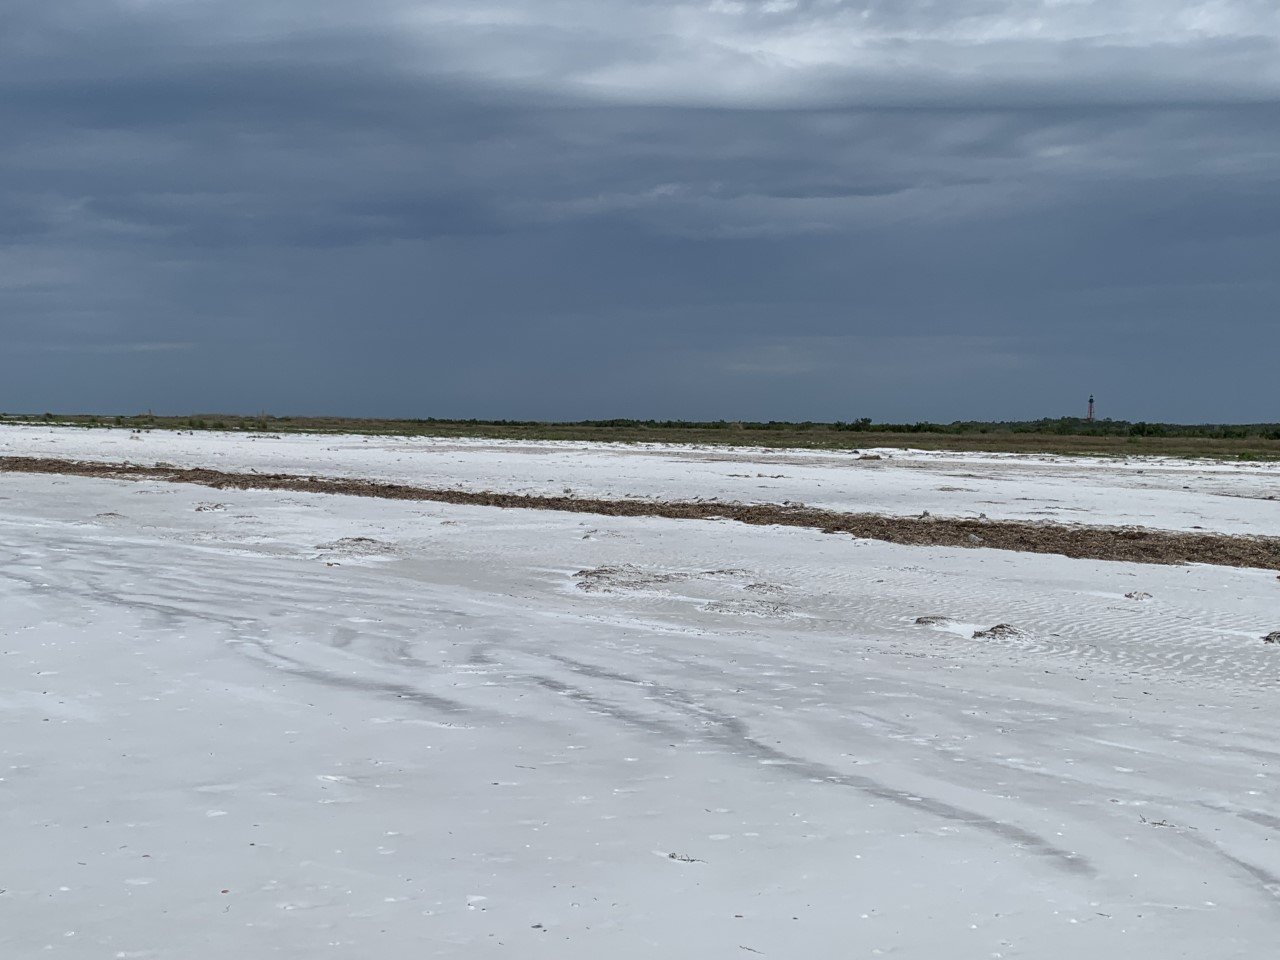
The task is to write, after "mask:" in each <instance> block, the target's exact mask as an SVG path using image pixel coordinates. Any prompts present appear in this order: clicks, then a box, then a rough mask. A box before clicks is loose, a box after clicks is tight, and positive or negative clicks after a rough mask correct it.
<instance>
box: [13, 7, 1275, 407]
mask: <svg viewBox="0 0 1280 960" xmlns="http://www.w3.org/2000/svg"><path fill="white" fill-rule="evenodd" d="M267 7H269V8H270V9H264V8H267ZM0 16H3V20H2V21H0V83H3V95H2V96H0V129H3V130H4V131H5V134H4V136H3V137H2V138H0V317H3V324H4V326H3V330H4V333H5V335H6V340H7V342H8V343H9V345H10V349H9V350H7V351H6V353H5V356H6V362H5V365H4V369H3V373H4V375H5V384H6V385H5V388H4V391H3V399H0V406H3V407H8V408H15V409H16V408H45V407H52V408H68V407H82V408H93V409H100V410H107V409H117V408H120V409H133V408H143V407H152V408H156V409H161V408H164V409H174V410H182V409H192V408H219V409H250V410H254V409H261V408H264V407H266V408H271V409H275V410H280V411H285V410H292V411H300V412H305V411H334V412H347V413H353V414H360V413H393V414H394V413H400V414H406V415H429V414H434V415H464V416H473V415H474V416H521V417H523V416H547V417H578V416H582V417H586V416H611V415H636V416H650V415H652V416H664V417H665V416H689V417H706V416H726V417H763V418H769V417H778V418H783V417H796V418H799V417H815V418H817V417H825V418H836V417H840V418H848V417H853V416H860V415H864V414H865V415H874V416H881V417H891V418H910V417H930V418H935V419H945V418H950V417H953V416H954V417H968V416H992V417H997V416H998V417H1006V416H1007V417H1014V416H1033V415H1040V414H1047V413H1054V412H1059V411H1063V410H1068V411H1069V410H1074V407H1075V406H1077V405H1078V404H1077V403H1076V401H1077V400H1078V395H1079V394H1087V393H1088V392H1089V391H1095V392H1097V393H1099V394H1100V395H1102V396H1105V397H1106V398H1107V399H1108V401H1109V410H1108V412H1112V413H1114V414H1115V415H1124V416H1133V417H1135V418H1138V417H1144V418H1148V419H1151V418H1188V419H1201V418H1203V419H1263V418H1267V417H1275V416H1276V412H1275V411H1274V410H1272V409H1270V408H1269V404H1271V402H1272V400H1271V392H1272V391H1271V390H1270V386H1269V384H1270V382H1271V374H1270V373H1269V369H1270V366H1271V361H1270V360H1269V355H1270V354H1274V352H1275V351H1276V350H1277V348H1280V333H1278V332H1277V328H1276V325H1275V323H1274V320H1273V318H1272V312H1273V310H1274V304H1275V303H1276V295H1277V293H1280V288H1278V287H1277V282H1276V280H1275V279H1274V276H1273V275H1274V272H1275V271H1274V263H1275V262H1277V261H1278V260H1280V187H1278V185H1277V177H1276V174H1275V170H1276V169H1277V167H1276V160H1277V158H1278V156H1280V98H1277V86H1278V85H1280V73H1278V72H1277V71H1276V69H1275V66H1274V64H1275V63H1276V62H1280V61H1278V60H1277V58H1276V56H1275V55H1276V52H1277V35H1278V32H1280V29H1278V26H1277V20H1278V17H1280V15H1278V14H1277V13H1276V11H1275V10H1274V9H1273V5H1272V4H1270V3H1260V2H1259V3H1253V2H1247V0H1239V2H1234V3H1233V2H1226V3H1222V2H1219V3H1215V4H1212V5H1209V4H1195V3H1189V2H1183V3H1173V4H1170V3H1168V2H1160V3H1156V2H1140V0H1127V2H1119V3H1116V2H1112V3H1107V4H1101V3H1079V4H1069V5H1063V4H1051V3H1047V2H1046V3H1044V4H1035V3H1020V4H1016V5H1015V4H1012V3H1009V2H997V0H990V2H987V0H973V2H963V3H956V4H946V5H940V4H934V3H925V2H923V0H921V2H887V0H882V2H871V3H867V2H863V3H831V2H822V3H819V2H794V3H787V2H773V3H765V2H753V3H737V2H710V3H700V4H692V3H679V2H665V3H664V2H649V3H634V2H633V3H621V2H612V0H608V2H606V0H595V2H593V3H586V2H579V0H553V2H547V3H542V4H532V3H523V2H521V3H517V2H513V0H505V2H496V0H494V2H489V0H468V2H467V3H465V4H464V3H461V2H458V3H451V2H433V3H410V2H398V0H374V2H368V3H362V4H353V3H346V2H343V3H339V2H332V0H323V2H314V0H312V2H309V3H305V4H304V3H302V2H301V0H299V2H297V3H277V4H270V5H261V4H250V3H247V2H236V0H225V2H198V0H150V2H143V0H135V2H103V0H95V2H93V3H70V2H64V3H59V4H49V3H43V2H42V3H26V2H20V3H17V4H13V3H11V4H9V5H7V7H6V13H4V14H3V15H0ZM1246 345H1247V346H1246ZM1269 352H1270V353H1269ZM1189 383H1195V384H1199V385H1207V384H1213V385H1215V388H1214V389H1213V390H1198V389H1197V390H1195V391H1191V390H1188V389H1185V388H1184V385H1185V384H1189Z"/></svg>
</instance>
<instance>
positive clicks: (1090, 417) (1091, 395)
mask: <svg viewBox="0 0 1280 960" xmlns="http://www.w3.org/2000/svg"><path fill="white" fill-rule="evenodd" d="M1089 422H1090V423H1093V394H1092V393H1091V394H1089Z"/></svg>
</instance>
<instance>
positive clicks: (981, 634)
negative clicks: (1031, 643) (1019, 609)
mask: <svg viewBox="0 0 1280 960" xmlns="http://www.w3.org/2000/svg"><path fill="white" fill-rule="evenodd" d="M1020 636H1022V631H1021V630H1019V629H1018V628H1017V627H1015V626H1013V625H1012V624H1008V623H997V624H996V625H995V626H994V627H992V628H991V629H989V630H976V631H974V634H973V639H975V640H1005V639H1008V638H1009V637H1020Z"/></svg>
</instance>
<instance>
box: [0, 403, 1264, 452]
mask: <svg viewBox="0 0 1280 960" xmlns="http://www.w3.org/2000/svg"><path fill="white" fill-rule="evenodd" d="M0 422H8V423H58V424H64V425H68V426H77V427H85V428H93V427H117V428H125V429H131V430H232V431H249V432H257V433H274V434H283V433H345V434H361V435H369V436H424V437H488V438H494V439H511V440H593V441H608V442H615V443H687V444H709V445H721V446H761V447H798V448H802V449H820V450H859V449H866V448H870V447H898V448H904V447H914V448H917V449H924V450H974V451H989V452H1008V453H1057V454H1082V455H1100V456H1126V455H1133V454H1140V455H1150V456H1176V457H1211V458H1219V459H1239V460H1278V459H1280V423H1256V424H1171V423H1141V422H1140V423H1131V422H1129V421H1124V420H1098V421H1092V422H1090V421H1087V420H1082V419H1075V418H1069V417H1068V418H1062V419H1056V420H1049V419H1045V420H1031V421H1019V422H1012V421H1011V422H979V421H957V422H954V423H910V424H908V423H873V422H872V421H871V420H870V419H867V418H863V419H860V420H854V421H849V422H835V423H817V422H803V423H786V422H774V421H770V422H750V421H707V422H693V421H679V420H582V421H577V422H573V423H544V422H538V421H531V420H439V419H434V418H427V419H418V420H378V419H363V420H360V419H350V418H344V417H280V416H271V415H268V414H265V413H264V414H259V415H258V416H240V415H229V414H196V415H191V416H181V417H172V416H155V415H152V414H140V415H134V416H93V415H89V414H73V415H61V414H52V413H45V414H42V415H4V414H0Z"/></svg>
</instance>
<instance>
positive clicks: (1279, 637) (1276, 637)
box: [1262, 630, 1280, 643]
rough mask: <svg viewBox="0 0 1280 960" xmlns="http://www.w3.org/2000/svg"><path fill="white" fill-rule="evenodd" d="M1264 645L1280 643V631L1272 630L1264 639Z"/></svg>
mask: <svg viewBox="0 0 1280 960" xmlns="http://www.w3.org/2000/svg"><path fill="white" fill-rule="evenodd" d="M1262 642H1263V643H1280V630H1272V631H1271V632H1270V633H1268V634H1267V635H1266V636H1265V637H1263V638H1262Z"/></svg>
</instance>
